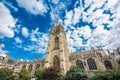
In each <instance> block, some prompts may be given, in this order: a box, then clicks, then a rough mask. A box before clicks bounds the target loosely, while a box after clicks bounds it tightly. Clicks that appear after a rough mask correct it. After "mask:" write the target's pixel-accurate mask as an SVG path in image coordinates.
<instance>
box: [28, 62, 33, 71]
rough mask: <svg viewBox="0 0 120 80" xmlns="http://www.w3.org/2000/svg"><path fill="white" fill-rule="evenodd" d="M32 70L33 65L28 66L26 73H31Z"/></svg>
mask: <svg viewBox="0 0 120 80" xmlns="http://www.w3.org/2000/svg"><path fill="white" fill-rule="evenodd" d="M32 68H33V65H32V64H31V65H29V68H28V71H29V72H31V71H32Z"/></svg>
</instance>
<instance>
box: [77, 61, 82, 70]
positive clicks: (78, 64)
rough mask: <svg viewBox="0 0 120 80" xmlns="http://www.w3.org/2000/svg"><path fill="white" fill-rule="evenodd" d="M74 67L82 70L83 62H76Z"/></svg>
mask: <svg viewBox="0 0 120 80" xmlns="http://www.w3.org/2000/svg"><path fill="white" fill-rule="evenodd" d="M76 66H78V67H79V68H80V69H84V65H83V62H82V61H81V60H77V61H76Z"/></svg>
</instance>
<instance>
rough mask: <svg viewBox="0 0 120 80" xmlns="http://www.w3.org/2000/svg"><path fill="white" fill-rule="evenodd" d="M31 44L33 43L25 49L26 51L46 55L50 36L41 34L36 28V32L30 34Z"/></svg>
mask: <svg viewBox="0 0 120 80" xmlns="http://www.w3.org/2000/svg"><path fill="white" fill-rule="evenodd" d="M28 38H29V40H30V42H31V41H32V43H29V44H27V42H26V44H27V45H25V46H23V47H24V50H25V51H33V52H35V53H45V52H46V47H47V44H48V35H47V34H44V33H41V32H39V29H38V28H36V29H35V30H32V32H31V33H30V36H29V37H28Z"/></svg>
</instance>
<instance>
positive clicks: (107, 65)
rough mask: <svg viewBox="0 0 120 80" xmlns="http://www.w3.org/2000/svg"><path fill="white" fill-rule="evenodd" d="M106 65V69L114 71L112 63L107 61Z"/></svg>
mask: <svg viewBox="0 0 120 80" xmlns="http://www.w3.org/2000/svg"><path fill="white" fill-rule="evenodd" d="M104 64H105V67H106V69H112V64H111V62H110V61H108V60H106V61H104Z"/></svg>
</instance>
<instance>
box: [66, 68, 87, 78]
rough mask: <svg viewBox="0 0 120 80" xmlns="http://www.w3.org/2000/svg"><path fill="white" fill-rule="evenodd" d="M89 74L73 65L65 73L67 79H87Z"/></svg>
mask: <svg viewBox="0 0 120 80" xmlns="http://www.w3.org/2000/svg"><path fill="white" fill-rule="evenodd" d="M86 79H87V74H86V72H85V71H84V70H81V69H80V68H79V67H77V66H72V67H71V68H70V70H69V71H68V72H67V73H66V75H65V80H86Z"/></svg>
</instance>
